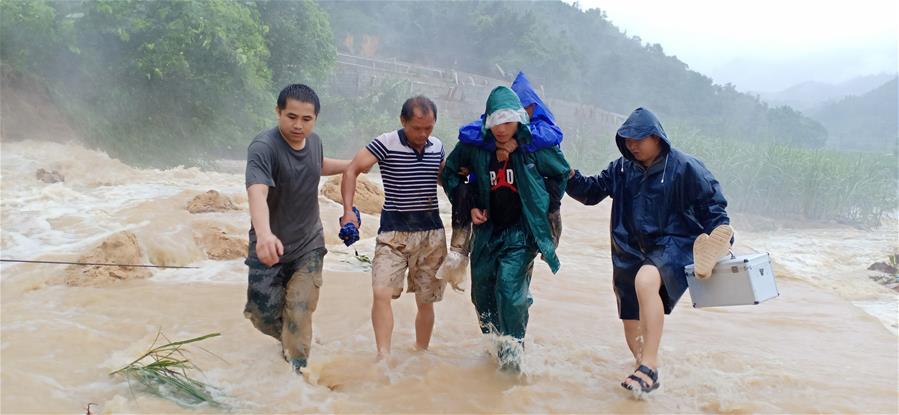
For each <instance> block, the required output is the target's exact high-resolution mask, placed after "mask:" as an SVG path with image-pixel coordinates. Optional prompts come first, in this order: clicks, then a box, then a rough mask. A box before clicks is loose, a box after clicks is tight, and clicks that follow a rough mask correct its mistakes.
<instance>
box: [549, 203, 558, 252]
mask: <svg viewBox="0 0 899 415" xmlns="http://www.w3.org/2000/svg"><path fill="white" fill-rule="evenodd" d="M547 218H548V219H549V230H550V232H552V236H553V245H554V246H555V247H556V248H558V247H559V239H561V238H562V211H561V209H557V210H555V211H553V212H549V214H548V215H547Z"/></svg>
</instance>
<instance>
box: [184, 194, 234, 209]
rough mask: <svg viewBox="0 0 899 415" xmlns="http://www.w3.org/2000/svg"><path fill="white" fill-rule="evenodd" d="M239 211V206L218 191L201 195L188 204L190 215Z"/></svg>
mask: <svg viewBox="0 0 899 415" xmlns="http://www.w3.org/2000/svg"><path fill="white" fill-rule="evenodd" d="M229 210H237V206H234V203H233V202H231V199H228V196H225V195H223V194H221V193H219V192H218V191H215V190H210V191H208V192H206V193H201V194H199V195H197V196H196V197H194V198H193V199H191V201H190V202H188V203H187V211H188V212H190V213H208V212H227V211H229Z"/></svg>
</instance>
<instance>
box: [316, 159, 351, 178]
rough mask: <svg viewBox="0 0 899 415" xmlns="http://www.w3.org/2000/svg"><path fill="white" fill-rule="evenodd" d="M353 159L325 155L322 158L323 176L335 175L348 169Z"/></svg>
mask: <svg viewBox="0 0 899 415" xmlns="http://www.w3.org/2000/svg"><path fill="white" fill-rule="evenodd" d="M351 161H352V160H340V159H332V158H327V157H325V158H324V159H322V174H321V175H322V176H333V175H335V174H341V173H343V172H344V171H346V168H347V166H349V165H350V162H351Z"/></svg>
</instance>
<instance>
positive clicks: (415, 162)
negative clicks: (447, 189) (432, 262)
mask: <svg viewBox="0 0 899 415" xmlns="http://www.w3.org/2000/svg"><path fill="white" fill-rule="evenodd" d="M365 148H366V149H368V151H369V152H371V153H372V154H373V155H374V156H375V158H377V159H378V166H379V167H380V168H381V179H382V180H383V182H384V209H383V210H382V211H381V227H380V228H379V229H378V233H381V232H390V231H402V232H417V231H429V230H433V229H441V228H443V222H442V221H441V220H440V212H439V211H438V210H437V174H438V172H439V170H440V163H441V162H442V161H443V158H444V157H445V155H446V153H445V152H444V150H443V143H442V142H441V141H440V139H439V138H437V137H428V142H427V143H426V144H425V148H424V151H423V152H422V153H419V152H417V151H415V149H413V148H412V147H410V146H409V142H408V141H407V140H406V133H405V132H404V131H403V130H402V129H401V130H397V131H391V132H389V133H384V134H381V135H380V136H378V137H377V138H375V139H374V140H372V142H371V143H369V144H368V146H366V147H365Z"/></svg>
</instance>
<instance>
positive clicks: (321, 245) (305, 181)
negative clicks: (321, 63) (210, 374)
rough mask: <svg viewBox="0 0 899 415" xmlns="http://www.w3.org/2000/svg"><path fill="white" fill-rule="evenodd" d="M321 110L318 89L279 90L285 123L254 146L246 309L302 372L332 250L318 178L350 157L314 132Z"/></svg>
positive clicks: (249, 171)
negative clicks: (329, 152)
mask: <svg viewBox="0 0 899 415" xmlns="http://www.w3.org/2000/svg"><path fill="white" fill-rule="evenodd" d="M319 109H320V104H319V100H318V96H317V95H316V94H315V91H313V90H312V89H311V88H309V87H308V86H306V85H300V84H293V85H288V86H287V87H285V88H284V90H282V91H281V93H280V94H279V96H278V106H277V107H276V109H275V112H276V113H277V115H278V126H277V127H276V128H272V129H270V130H267V131H263V132H262V133H260V134H259V135H258V136H256V138H254V139H253V141H252V142H251V143H250V146H249V148H248V149H247V171H246V186H247V195H248V199H249V204H250V219H251V221H252V224H251V228H250V246H249V252H248V253H247V260H246V264H247V266H249V268H250V270H249V278H248V279H249V282H248V287H247V305H246V308H245V309H244V315H245V316H246V317H247V318H248V319H250V321H252V322H253V325H254V326H256V328H257V329H259V331H261V332H263V333H265V334H268V335H270V336H272V337H274V338H276V339H278V340H279V341H280V342H281V345H282V348H283V352H284V358H285V359H287V360H288V361H289V362H290V363H291V365H292V366H293V368H294V370H296V371H297V372H299V370H300V369H301V368H303V367H305V366H306V361H307V359H308V358H309V348H310V346H311V341H312V312H313V311H315V308H316V305H317V304H318V295H319V289H320V288H321V285H322V263H323V260H324V256H325V254H326V253H327V250H326V249H325V239H324V235H323V234H322V223H321V219H320V217H319V210H318V182H319V178H320V177H321V176H330V175H334V174H340V173H343V171H344V170H346V166H347V164H348V163H349V161H348V160H335V159H329V158H325V157H324V155H323V152H322V142H321V139H320V138H319V137H318V136H317V135H315V134H313V132H312V130H313V129H314V128H315V121H316V119H317V118H318V112H319Z"/></svg>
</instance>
